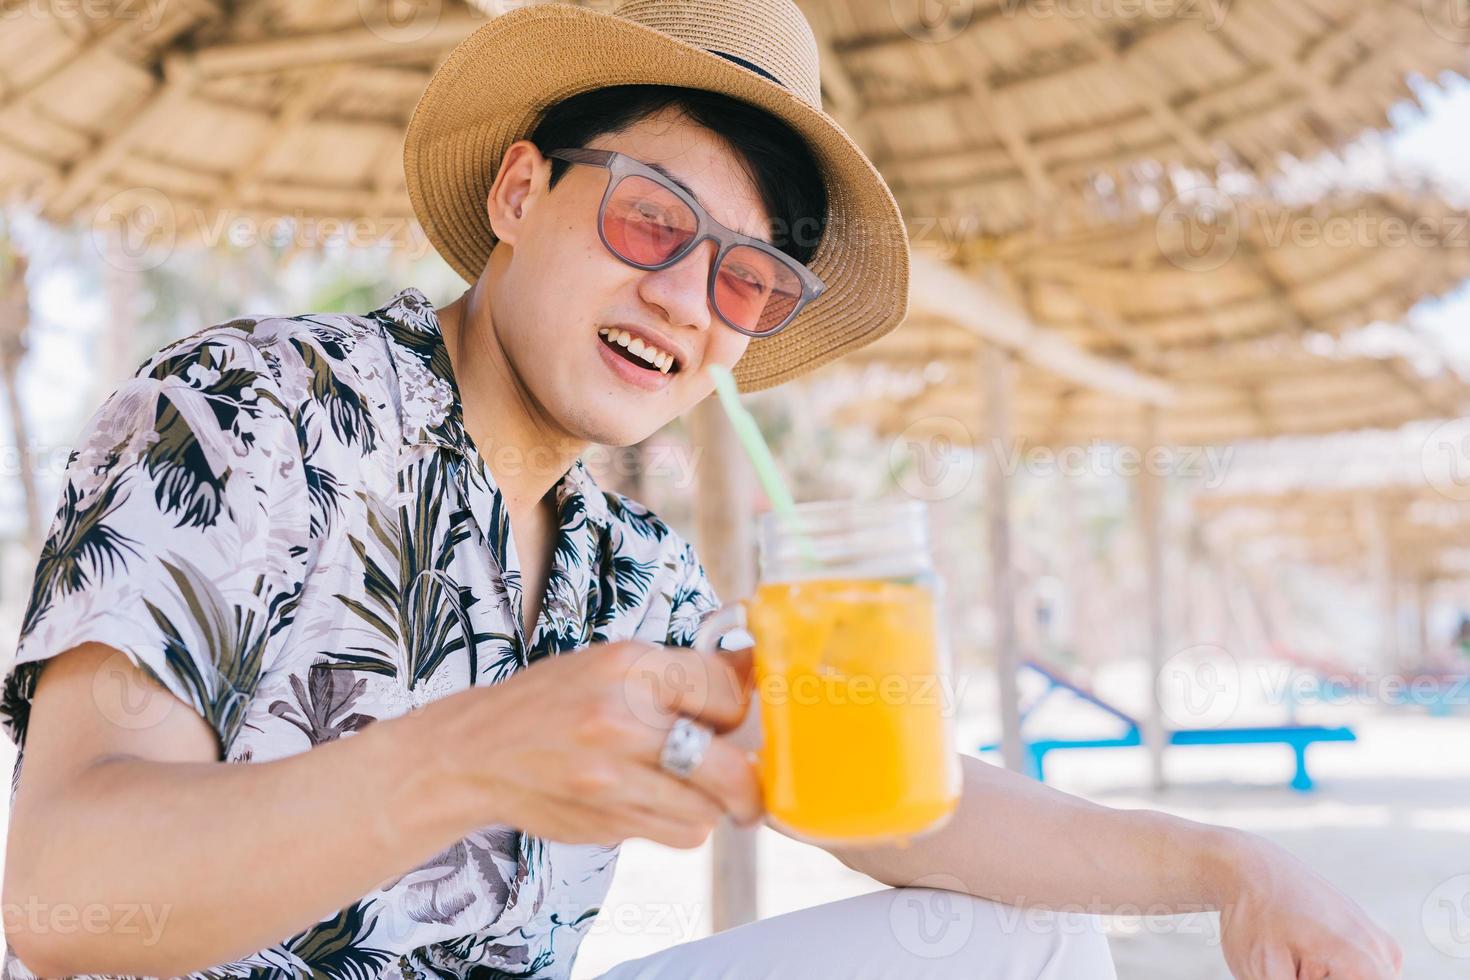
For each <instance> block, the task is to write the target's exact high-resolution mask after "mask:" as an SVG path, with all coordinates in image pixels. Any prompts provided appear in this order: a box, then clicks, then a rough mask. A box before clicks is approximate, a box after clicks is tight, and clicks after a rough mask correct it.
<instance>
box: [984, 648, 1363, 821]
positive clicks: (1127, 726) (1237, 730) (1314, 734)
mask: <svg viewBox="0 0 1470 980" xmlns="http://www.w3.org/2000/svg"><path fill="white" fill-rule="evenodd" d="M1022 667H1023V668H1024V669H1027V670H1030V671H1033V672H1034V673H1036V674H1039V675H1040V676H1041V677H1042V678H1043V679H1044V680H1045V681H1046V689H1045V690H1043V691H1042V692H1041V694H1040V695H1039V696H1038V697H1037V698H1036V699H1035V700H1034V701H1032V702H1031V703H1030V704H1029V705H1027V706H1026V708H1025V710H1023V711H1022V712H1021V721H1022V723H1023V725H1024V723H1025V721H1026V718H1027V717H1029V716H1030V714H1031V713H1032V712H1034V711H1035V710H1036V709H1037V707H1039V706H1040V705H1041V703H1042V702H1043V701H1045V700H1046V699H1047V698H1048V697H1049V696H1050V695H1051V694H1052V693H1053V692H1054V691H1056V690H1058V689H1060V690H1064V691H1068V692H1070V693H1071V694H1073V695H1075V696H1077V697H1079V698H1081V699H1082V700H1083V701H1086V702H1087V703H1089V704H1091V705H1094V706H1095V707H1097V708H1099V709H1101V710H1102V711H1104V712H1105V713H1107V714H1109V715H1112V716H1113V717H1114V718H1116V719H1118V720H1119V721H1121V722H1122V723H1123V725H1124V732H1123V734H1122V735H1120V736H1117V737H1114V738H1037V739H1032V738H1025V744H1026V762H1027V767H1028V770H1029V772H1030V775H1032V776H1033V777H1035V778H1036V779H1038V780H1041V781H1042V782H1045V781H1046V756H1047V753H1049V752H1056V751H1058V750H1059V749H1114V748H1127V747H1129V746H1137V745H1142V744H1143V727H1142V725H1141V724H1140V723H1139V721H1138V719H1136V718H1134V717H1133V716H1132V715H1130V714H1128V713H1127V712H1125V711H1122V710H1120V709H1119V708H1118V707H1116V706H1115V705H1112V704H1109V703H1108V702H1106V701H1104V700H1102V699H1101V698H1099V697H1098V696H1097V695H1095V694H1093V693H1092V692H1091V691H1088V690H1087V689H1085V688H1083V687H1080V686H1079V685H1077V684H1075V683H1073V682H1072V681H1070V680H1068V679H1067V678H1066V677H1065V676H1063V675H1062V674H1061V673H1059V672H1058V671H1055V670H1053V669H1052V668H1050V667H1047V666H1044V665H1043V664H1040V663H1037V662H1036V661H1035V660H1027V661H1025V662H1024V663H1023V664H1022ZM1167 734H1168V744H1170V745H1267V744H1271V745H1275V744H1282V745H1290V746H1291V748H1292V751H1293V752H1294V753H1295V754H1296V773H1295V774H1294V775H1293V776H1292V779H1291V788H1292V789H1294V790H1299V791H1301V792H1304V793H1305V792H1308V791H1309V790H1311V789H1313V788H1314V786H1315V783H1313V781H1312V776H1311V774H1310V773H1309V772H1308V771H1307V746H1309V745H1311V744H1312V743H1313V742H1355V741H1357V736H1356V735H1354V734H1353V730H1352V729H1351V728H1343V727H1338V728H1328V727H1325V726H1322V725H1264V726H1242V727H1233V728H1177V729H1172V730H1170V731H1168V733H1167ZM999 748H1000V744H999V743H989V744H986V745H982V746H980V751H981V752H993V751H996V750H997V749H999Z"/></svg>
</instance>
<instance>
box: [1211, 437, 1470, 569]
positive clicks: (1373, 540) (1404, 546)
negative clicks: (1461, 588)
mask: <svg viewBox="0 0 1470 980" xmlns="http://www.w3.org/2000/svg"><path fill="white" fill-rule="evenodd" d="M1467 435H1470V422H1466V421H1465V420H1463V419H1460V420H1452V421H1448V422H1441V423H1427V422H1425V423H1420V424H1417V425H1412V426H1407V427H1405V428H1403V429H1401V430H1399V431H1396V432H1376V433H1368V432H1363V433H1350V434H1348V433H1345V434H1342V435H1338V436H1335V437H1333V438H1330V439H1326V440H1282V441H1280V442H1278V443H1276V444H1272V445H1266V446H1260V447H1254V449H1253V451H1245V452H1241V453H1238V454H1237V455H1236V458H1235V459H1234V460H1233V461H1232V465H1231V466H1230V467H1229V468H1228V471H1227V476H1226V478H1225V479H1224V480H1223V481H1222V482H1221V484H1220V485H1219V486H1217V487H1211V488H1208V489H1205V490H1203V491H1202V492H1200V493H1197V494H1195V495H1193V496H1192V497H1191V498H1190V506H1191V508H1192V509H1193V512H1194V515H1195V517H1196V519H1197V520H1198V522H1199V524H1200V526H1201V528H1202V530H1203V532H1204V533H1205V534H1207V535H1208V536H1209V537H1210V538H1211V539H1212V540H1213V541H1215V542H1217V543H1220V544H1222V545H1224V546H1226V547H1228V548H1230V549H1231V550H1232V551H1233V552H1234V553H1236V554H1239V555H1242V556H1245V557H1248V558H1253V559H1255V560H1257V561H1282V560H1288V561H1290V560H1295V561H1303V562H1308V563H1314V564H1324V565H1332V566H1339V567H1343V568H1347V569H1349V570H1356V571H1359V572H1367V571H1371V570H1372V566H1373V565H1374V563H1375V561H1374V559H1375V556H1376V559H1377V561H1379V562H1381V563H1382V564H1383V565H1384V566H1385V567H1384V568H1383V569H1381V570H1380V574H1385V575H1391V576H1392V577H1394V578H1396V579H1398V580H1400V581H1416V580H1417V581H1432V580H1435V579H1441V578H1464V577H1467V576H1470V457H1467V455H1466V446H1467V441H1466V436H1467Z"/></svg>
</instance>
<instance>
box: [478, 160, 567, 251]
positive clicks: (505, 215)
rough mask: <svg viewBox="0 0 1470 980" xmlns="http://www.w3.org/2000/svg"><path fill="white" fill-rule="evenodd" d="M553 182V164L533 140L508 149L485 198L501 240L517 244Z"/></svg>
mask: <svg viewBox="0 0 1470 980" xmlns="http://www.w3.org/2000/svg"><path fill="white" fill-rule="evenodd" d="M550 180H551V161H549V160H547V159H546V158H545V157H543V156H542V155H541V151H540V150H538V149H537V148H536V144H535V143H532V142H531V141H530V140H516V141H515V142H514V143H512V144H511V145H510V146H508V147H506V150H505V155H504V156H503V157H502V158H501V160H500V169H499V170H497V171H496V173H495V182H494V183H493V184H491V185H490V194H489V196H488V197H486V199H485V212H486V216H487V217H489V219H490V229H491V230H492V231H494V232H495V237H496V238H498V239H499V240H500V241H503V242H508V243H509V244H511V245H514V244H515V243H516V241H517V239H518V238H519V237H520V229H521V227H522V225H523V224H524V222H525V220H526V218H527V217H528V216H529V214H530V212H531V209H532V208H533V207H534V206H535V204H536V202H537V201H539V200H540V199H541V196H542V195H543V194H544V193H545V191H546V187H547V184H548V183H549V182H550Z"/></svg>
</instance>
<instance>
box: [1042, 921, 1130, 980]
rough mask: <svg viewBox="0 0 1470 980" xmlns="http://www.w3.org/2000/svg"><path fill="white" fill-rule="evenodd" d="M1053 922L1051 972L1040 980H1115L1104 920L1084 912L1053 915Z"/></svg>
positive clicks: (1043, 974) (1048, 964)
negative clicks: (1079, 979) (1076, 979)
mask: <svg viewBox="0 0 1470 980" xmlns="http://www.w3.org/2000/svg"><path fill="white" fill-rule="evenodd" d="M1051 919H1052V926H1051V930H1050V932H1049V933H1048V937H1049V945H1050V949H1049V953H1050V955H1049V956H1048V958H1047V971H1048V972H1043V973H1041V974H1039V975H1038V980H1041V978H1046V980H1051V978H1052V977H1055V978H1056V980H1073V978H1085V980H1115V978H1116V977H1117V972H1116V971H1115V969H1114V967H1113V954H1112V950H1111V949H1110V948H1109V947H1108V937H1107V934H1106V933H1105V932H1104V931H1103V924H1102V919H1100V918H1099V917H1098V916H1096V915H1087V914H1084V913H1081V912H1062V913H1053V914H1052V915H1051Z"/></svg>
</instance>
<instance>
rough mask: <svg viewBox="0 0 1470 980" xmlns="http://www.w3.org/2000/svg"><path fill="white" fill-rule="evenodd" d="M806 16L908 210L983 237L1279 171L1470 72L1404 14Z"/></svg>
mask: <svg viewBox="0 0 1470 980" xmlns="http://www.w3.org/2000/svg"><path fill="white" fill-rule="evenodd" d="M806 7H807V9H808V10H809V11H811V14H812V16H813V18H814V19H815V20H816V21H817V22H818V25H819V26H818V33H819V34H820V35H822V36H823V37H824V39H825V42H826V45H827V50H826V51H824V65H823V69H824V70H823V75H824V81H825V82H828V83H829V84H828V85H827V90H828V94H829V96H830V97H831V101H832V103H833V111H834V114H836V115H838V117H839V118H841V119H843V120H844V121H845V122H846V123H847V124H848V125H849V126H851V127H852V128H853V129H854V131H855V132H856V133H857V135H858V138H859V140H860V141H862V142H863V143H864V145H865V146H866V147H867V149H868V150H869V151H870V152H871V154H872V156H873V158H874V162H875V163H877V164H878V166H879V168H880V169H881V170H882V171H883V172H884V174H885V175H886V176H887V177H888V179H889V180H890V182H891V183H892V185H893V187H894V191H895V193H896V195H897V196H898V198H899V201H900V203H901V204H902V205H903V207H904V210H905V213H906V214H907V215H909V216H910V219H911V220H912V219H914V218H916V217H920V216H930V217H937V216H943V217H944V218H945V219H946V220H949V221H952V222H954V223H955V227H964V228H965V229H966V230H967V231H969V232H971V233H973V234H977V235H999V234H1004V233H1009V232H1013V231H1015V230H1016V229H1019V228H1024V227H1028V226H1032V225H1046V224H1052V223H1055V224H1058V225H1060V226H1063V227H1065V226H1066V225H1068V224H1069V219H1070V218H1072V217H1074V216H1075V215H1076V213H1077V212H1078V211H1079V210H1080V211H1081V212H1082V213H1083V214H1084V215H1085V214H1086V213H1087V212H1088V211H1090V210H1092V209H1093V208H1094V207H1096V206H1099V205H1103V206H1116V205H1118V203H1119V202H1120V201H1121V200H1125V199H1126V197H1127V195H1126V194H1124V195H1123V196H1122V197H1119V196H1118V192H1119V191H1121V190H1123V189H1125V188H1127V187H1128V186H1129V185H1130V184H1134V183H1136V182H1137V181H1139V180H1140V179H1141V180H1143V181H1145V182H1147V181H1149V180H1151V179H1157V178H1158V177H1159V176H1160V175H1161V174H1162V172H1163V169H1164V168H1166V167H1168V166H1170V165H1179V166H1183V167H1188V168H1192V169H1196V170H1199V171H1202V172H1205V173H1208V174H1214V173H1215V172H1216V171H1217V169H1218V168H1220V167H1221V166H1222V165H1223V166H1225V167H1226V168H1228V169H1232V170H1236V171H1245V172H1249V173H1253V174H1257V175H1262V174H1269V173H1270V172H1272V171H1273V169H1274V168H1275V167H1276V166H1277V164H1278V163H1279V157H1280V155H1281V154H1287V155H1291V156H1295V157H1298V158H1306V157H1310V156H1313V155H1315V154H1317V153H1318V152H1319V151H1322V150H1324V149H1331V148H1334V147H1337V146H1340V145H1341V144H1343V143H1345V142H1346V141H1348V140H1351V139H1353V138H1355V137H1357V136H1359V135H1360V134H1361V133H1362V132H1363V131H1364V130H1367V129H1370V128H1382V127H1383V126H1385V124H1386V111H1387V109H1388V108H1389V106H1390V105H1392V104H1393V103H1395V102H1397V101H1399V100H1401V99H1404V98H1409V97H1411V92H1410V91H1409V89H1408V88H1407V87H1406V85H1405V83H1404V75H1405V73H1406V72H1412V71H1417V72H1422V73H1424V74H1426V75H1430V76H1433V75H1434V74H1436V73H1438V72H1440V71H1443V70H1455V71H1460V70H1463V67H1464V65H1465V57H1464V50H1463V41H1464V40H1465V38H1464V37H1463V33H1464V32H1463V29H1462V28H1460V27H1459V26H1458V25H1456V24H1454V23H1452V22H1450V21H1449V20H1447V19H1446V18H1445V17H1443V16H1442V14H1443V13H1444V12H1445V11H1447V10H1448V8H1447V7H1445V5H1443V4H1420V3H1417V2H1405V0H1312V2H1309V3H1301V2H1297V0H1237V2H1233V3H1229V2H1224V0H1219V2H1216V0H1161V2H1159V3H1147V4H1144V3H1131V2H1128V0H1091V2H1072V0H974V2H971V3H961V4H949V5H944V19H942V20H939V21H925V20H923V19H922V12H923V11H924V10H925V9H927V8H925V7H924V6H923V5H918V4H913V5H909V4H902V5H896V4H885V3H813V4H809V5H806ZM900 8H904V10H903V13H902V14H896V12H897V11H899V9H900ZM1441 8H1444V10H1441ZM1139 161H1151V162H1150V163H1149V164H1147V165H1146V166H1142V167H1140V166H1139ZM1051 219H1060V220H1058V221H1056V222H1053V221H1052V220H1051Z"/></svg>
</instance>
